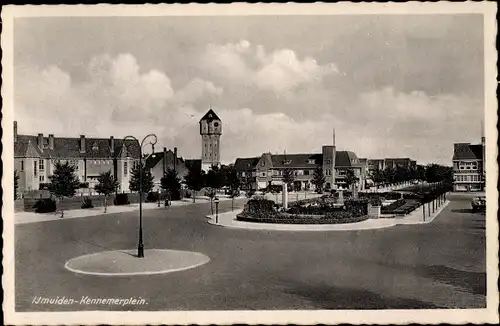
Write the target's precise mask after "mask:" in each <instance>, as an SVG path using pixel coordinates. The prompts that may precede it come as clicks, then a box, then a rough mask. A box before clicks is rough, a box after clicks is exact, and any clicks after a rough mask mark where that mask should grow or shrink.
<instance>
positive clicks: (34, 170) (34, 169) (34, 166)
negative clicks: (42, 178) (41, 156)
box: [33, 162, 37, 177]
mask: <svg viewBox="0 0 500 326" xmlns="http://www.w3.org/2000/svg"><path fill="white" fill-rule="evenodd" d="M33 173H34V174H35V177H36V176H37V171H36V162H35V164H33Z"/></svg>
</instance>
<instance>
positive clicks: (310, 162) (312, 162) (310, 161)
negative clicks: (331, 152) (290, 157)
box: [307, 159, 316, 164]
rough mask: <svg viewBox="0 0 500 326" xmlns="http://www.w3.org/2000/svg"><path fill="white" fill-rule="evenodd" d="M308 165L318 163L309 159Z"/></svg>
mask: <svg viewBox="0 0 500 326" xmlns="http://www.w3.org/2000/svg"><path fill="white" fill-rule="evenodd" d="M307 163H308V164H314V163H316V162H315V160H314V159H309V160H307Z"/></svg>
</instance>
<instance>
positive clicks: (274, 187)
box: [267, 185, 283, 193]
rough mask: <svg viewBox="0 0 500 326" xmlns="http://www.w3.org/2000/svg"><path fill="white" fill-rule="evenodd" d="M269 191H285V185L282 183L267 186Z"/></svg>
mask: <svg viewBox="0 0 500 326" xmlns="http://www.w3.org/2000/svg"><path fill="white" fill-rule="evenodd" d="M267 191H269V192H273V193H279V192H282V191H283V186H282V185H269V186H267Z"/></svg>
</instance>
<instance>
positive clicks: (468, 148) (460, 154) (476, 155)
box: [453, 143, 483, 160]
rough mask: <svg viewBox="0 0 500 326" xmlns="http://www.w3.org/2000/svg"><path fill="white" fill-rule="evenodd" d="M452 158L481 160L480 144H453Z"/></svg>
mask: <svg viewBox="0 0 500 326" xmlns="http://www.w3.org/2000/svg"><path fill="white" fill-rule="evenodd" d="M454 149H455V150H454V152H453V160H482V158H483V148H482V145H471V144H470V143H458V144H455V146H454Z"/></svg>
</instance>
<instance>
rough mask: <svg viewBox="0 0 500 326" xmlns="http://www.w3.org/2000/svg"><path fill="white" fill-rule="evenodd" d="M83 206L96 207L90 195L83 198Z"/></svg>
mask: <svg viewBox="0 0 500 326" xmlns="http://www.w3.org/2000/svg"><path fill="white" fill-rule="evenodd" d="M82 208H83V209H85V208H94V205H92V199H90V198H89V197H85V198H84V199H83V203H82Z"/></svg>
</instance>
